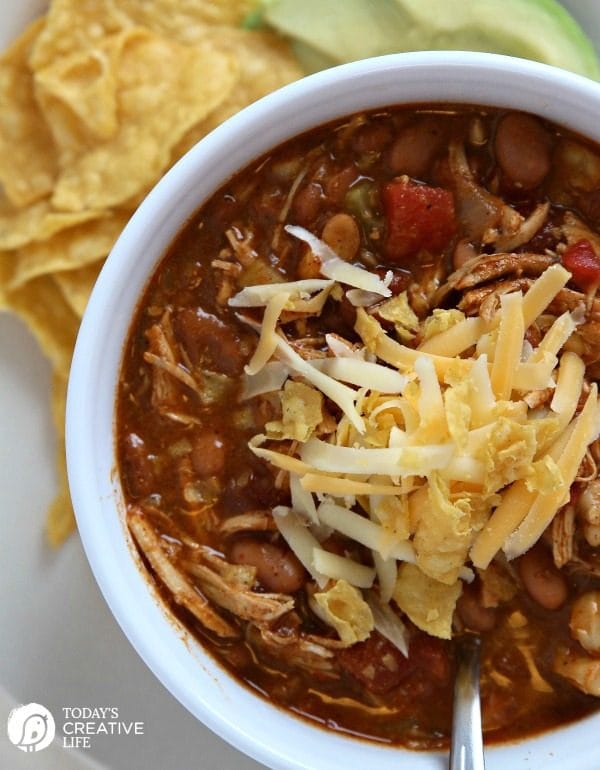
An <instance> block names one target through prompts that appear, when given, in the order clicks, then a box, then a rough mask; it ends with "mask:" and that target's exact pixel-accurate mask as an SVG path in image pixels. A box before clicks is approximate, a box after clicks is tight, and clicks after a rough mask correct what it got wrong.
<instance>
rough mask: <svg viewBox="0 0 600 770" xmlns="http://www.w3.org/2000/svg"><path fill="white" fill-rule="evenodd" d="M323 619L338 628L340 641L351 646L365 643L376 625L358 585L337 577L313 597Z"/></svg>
mask: <svg viewBox="0 0 600 770" xmlns="http://www.w3.org/2000/svg"><path fill="white" fill-rule="evenodd" d="M313 599H314V600H315V603H316V606H317V608H318V610H317V611H318V614H319V616H320V617H321V619H322V620H323V621H324V622H325V623H327V624H329V625H330V626H332V627H333V628H335V630H336V631H337V632H338V635H339V637H340V639H341V641H342V642H343V643H344V644H346V645H348V646H350V645H352V644H355V643H356V642H364V640H365V639H367V638H368V637H369V635H370V634H371V631H372V630H373V628H374V627H375V622H374V620H373V613H372V612H371V608H370V607H369V605H368V604H367V603H366V601H365V600H364V599H363V597H362V594H361V592H360V591H359V590H358V588H355V587H354V586H351V585H350V583H348V582H347V581H346V580H336V582H335V585H334V586H333V587H332V588H330V589H329V590H328V591H323V592H322V593H316V594H314V596H313Z"/></svg>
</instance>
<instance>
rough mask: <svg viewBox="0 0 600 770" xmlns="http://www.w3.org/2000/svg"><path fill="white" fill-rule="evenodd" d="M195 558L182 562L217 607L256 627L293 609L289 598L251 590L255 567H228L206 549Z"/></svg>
mask: <svg viewBox="0 0 600 770" xmlns="http://www.w3.org/2000/svg"><path fill="white" fill-rule="evenodd" d="M195 555H196V556H197V557H198V559H199V561H198V562H195V561H186V562H185V563H184V564H185V567H186V570H187V571H188V572H189V573H190V574H191V575H193V576H194V577H195V578H196V579H197V580H198V582H199V583H200V586H201V588H202V592H203V593H205V594H206V596H208V598H209V599H212V601H213V602H215V604H217V605H218V606H219V607H223V609H226V610H229V612H233V614H234V615H237V616H238V617H239V618H242V619H243V620H251V621H253V622H254V623H257V624H263V623H271V622H273V621H274V620H276V619H277V618H280V617H281V616H282V615H285V613H286V612H289V611H290V610H291V609H293V607H294V599H293V597H291V596H288V595H286V594H274V593H257V592H255V591H253V590H252V585H253V583H254V576H255V575H256V568H254V567H243V566H239V565H233V564H230V563H229V562H227V561H226V560H225V559H223V558H221V557H220V556H218V555H217V554H211V553H210V551H209V550H208V549H207V548H206V547H203V548H201V549H200V550H199V551H197V552H196V554H195ZM202 562H204V563H202ZM248 570H251V571H252V580H249V579H248Z"/></svg>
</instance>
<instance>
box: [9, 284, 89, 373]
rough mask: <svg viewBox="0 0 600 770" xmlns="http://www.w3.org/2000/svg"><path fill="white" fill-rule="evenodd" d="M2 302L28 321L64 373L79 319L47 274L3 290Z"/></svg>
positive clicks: (71, 353)
mask: <svg viewBox="0 0 600 770" xmlns="http://www.w3.org/2000/svg"><path fill="white" fill-rule="evenodd" d="M5 300H6V306H7V307H9V308H10V309H11V310H13V311H14V312H15V313H17V314H18V315H19V316H21V318H22V319H23V320H24V321H25V323H26V324H27V325H28V327H29V329H30V331H31V332H32V333H33V334H34V335H35V337H36V338H37V341H38V343H39V345H40V347H41V349H42V351H43V352H44V354H45V355H46V356H47V357H48V358H49V359H50V361H51V362H52V364H53V366H54V368H55V369H56V370H57V371H58V373H59V374H61V375H62V376H63V377H65V378H66V377H67V375H68V372H69V367H70V365H71V357H72V355H73V348H74V346H75V339H76V337H77V330H78V328H79V319H78V318H77V316H76V315H75V313H73V311H72V310H71V308H70V307H69V306H68V304H67V303H66V302H65V299H64V297H63V295H62V292H61V291H60V289H59V288H58V286H57V285H56V283H55V281H54V279H53V278H52V276H50V275H44V276H41V277H40V278H34V279H33V280H32V281H29V283H26V284H25V286H22V287H21V288H19V289H16V290H15V291H7V292H6V293H5Z"/></svg>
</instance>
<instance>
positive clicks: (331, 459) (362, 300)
mask: <svg viewBox="0 0 600 770" xmlns="http://www.w3.org/2000/svg"><path fill="white" fill-rule="evenodd" d="M285 229H286V231H287V232H288V233H289V234H290V235H292V236H294V237H296V238H299V239H300V240H302V241H303V242H305V243H307V244H308V246H309V247H310V249H311V250H312V251H313V253H314V254H315V255H316V256H317V257H318V258H319V260H320V261H321V272H322V275H323V276H325V279H323V280H320V279H318V280H309V281H296V282H288V283H282V284H274V285H269V286H255V287H247V288H246V289H243V290H242V291H240V292H239V293H238V294H237V295H236V296H235V297H233V299H232V300H231V301H230V305H231V306H232V307H264V308H265V312H264V316H263V320H262V323H261V324H260V325H258V324H256V323H255V322H254V321H253V320H251V319H248V318H245V319H243V320H245V321H246V322H247V323H248V324H249V325H250V326H251V327H252V328H255V329H256V330H257V331H258V332H259V334H260V337H259V341H258V346H257V349H256V351H255V353H254V356H253V357H252V359H251V361H250V364H249V365H248V367H246V372H247V376H246V382H245V388H244V397H245V398H251V397H253V396H254V395H259V394H261V393H269V392H273V391H278V392H279V394H280V396H281V404H282V415H281V419H280V420H274V421H271V422H269V423H267V425H266V432H267V434H268V436H264V435H258V436H255V437H254V438H253V439H252V440H251V441H250V442H249V447H250V449H251V451H252V452H253V453H254V454H255V455H256V456H257V457H260V458H261V459H263V460H265V461H266V462H268V463H270V464H271V465H272V466H273V467H274V468H277V469H279V471H280V472H284V473H287V474H289V486H290V495H291V508H287V507H283V506H279V507H277V508H275V509H274V512H273V513H274V519H275V523H276V525H277V528H278V530H279V531H280V533H281V535H282V537H283V538H284V539H285V540H286V542H287V543H288V545H289V546H290V548H291V549H292V551H293V552H294V553H295V554H296V556H297V557H298V559H299V560H300V562H301V563H302V564H303V565H304V566H305V568H306V569H307V570H308V571H309V573H310V574H311V576H312V577H313V579H314V580H315V581H316V582H317V584H318V585H319V587H320V588H321V589H325V588H327V590H322V593H320V594H315V595H314V596H313V597H312V599H311V606H312V607H313V609H314V610H315V612H317V613H318V614H319V616H320V617H322V618H323V620H325V622H327V623H329V624H330V625H331V626H332V627H333V628H335V629H336V630H337V631H338V634H339V635H340V639H342V641H343V643H348V644H349V643H353V642H351V641H350V640H356V639H357V638H366V635H368V633H370V629H371V628H372V627H373V624H374V627H376V628H378V630H380V632H381V633H383V634H384V635H386V631H384V630H383V629H387V632H388V633H389V634H390V636H389V638H390V639H391V640H392V641H393V642H394V643H396V644H397V646H399V647H400V649H404V648H406V643H407V639H405V634H404V631H403V629H404V627H403V625H402V622H401V621H400V620H399V618H398V615H397V612H396V610H393V609H392V608H391V607H390V604H389V602H390V601H391V600H392V598H393V599H394V600H395V601H396V603H397V604H398V605H399V606H400V608H401V609H402V610H403V611H404V612H405V613H406V614H407V615H408V616H409V617H410V618H411V619H412V620H413V622H415V623H416V624H417V625H418V626H419V627H420V628H422V629H424V630H426V631H427V632H428V633H432V634H434V635H437V636H441V637H443V638H447V637H448V636H449V635H450V634H451V619H452V613H453V610H454V606H455V603H456V600H457V598H458V596H459V595H460V592H461V581H465V582H470V581H472V580H473V579H474V577H475V573H474V571H473V569H471V567H470V566H469V559H470V563H471V564H472V565H473V566H474V567H476V568H478V569H486V568H487V567H488V565H489V564H490V562H491V560H492V559H493V558H494V556H495V555H496V554H497V553H498V551H499V550H501V549H502V548H503V549H504V551H505V553H506V555H507V557H508V558H514V557H515V556H518V555H520V554H521V553H523V552H524V551H526V550H527V549H528V548H529V547H531V545H533V543H535V542H536V540H537V539H538V538H539V537H540V535H541V533H542V532H543V531H544V529H545V528H546V527H547V526H548V524H549V523H550V521H551V520H552V518H553V516H554V515H555V513H556V511H557V510H559V509H560V507H561V506H562V505H564V503H565V502H566V500H567V499H568V493H569V489H570V487H571V484H572V483H573V481H574V479H575V476H576V474H577V472H578V468H579V465H580V463H581V460H582V458H583V456H584V455H585V452H586V451H587V448H588V446H589V444H590V443H591V441H593V440H594V439H595V437H596V436H597V435H598V433H599V432H600V407H599V406H598V402H597V388H596V386H595V385H593V386H592V388H591V390H590V393H589V395H588V397H587V400H586V403H585V406H584V408H583V410H582V411H581V413H580V414H579V415H578V416H575V415H576V412H577V407H578V404H579V401H580V399H581V394H582V392H583V388H584V375H585V364H584V362H583V361H582V359H581V358H580V357H579V356H578V355H577V354H576V353H574V352H572V351H568V352H567V351H565V350H564V348H565V345H566V344H567V343H568V341H569V339H570V337H571V335H572V334H573V332H574V331H575V329H576V325H577V320H576V317H575V314H572V313H564V314H563V315H561V316H560V317H558V318H556V319H554V320H553V322H552V323H551V324H550V326H549V324H548V319H547V317H544V319H543V321H542V322H541V323H540V325H542V326H543V328H545V329H547V331H546V333H545V335H544V337H543V339H542V340H541V342H540V343H539V344H538V345H537V346H533V345H532V344H531V343H530V342H529V341H527V340H525V332H526V330H527V329H528V328H529V327H530V326H531V324H532V323H534V322H535V321H536V320H537V319H538V318H539V317H540V316H541V315H542V314H544V312H545V311H546V312H547V308H548V305H549V304H550V303H551V302H552V301H553V299H554V298H555V297H556V295H557V294H558V292H559V291H560V290H561V289H562V288H563V287H564V286H565V285H566V283H567V282H568V280H569V278H570V275H569V273H568V272H567V271H566V270H565V269H564V268H562V267H561V266H560V265H553V266H551V267H550V268H548V269H547V270H546V271H545V272H544V273H543V274H542V275H541V276H540V277H539V278H538V279H537V280H536V281H534V282H533V284H532V285H531V287H530V289H529V291H528V292H527V293H526V294H525V296H523V295H522V294H521V293H520V292H516V293H512V294H505V295H502V296H501V297H500V307H499V309H498V311H497V312H496V313H495V315H494V316H493V317H492V318H491V319H489V320H488V319H486V320H484V319H483V318H479V317H477V318H465V316H464V315H463V314H462V313H461V312H459V311H457V310H439V309H438V310H435V311H434V312H433V313H432V314H431V315H430V316H429V317H428V318H427V319H425V320H424V321H419V319H418V318H417V316H416V315H415V314H414V312H413V310H412V308H411V307H410V304H409V301H408V296H407V295H406V294H404V295H401V296H399V297H394V298H392V299H390V300H388V301H387V302H385V303H381V298H382V297H389V296H390V294H391V293H390V291H389V281H390V277H391V276H390V275H388V276H386V278H385V279H384V280H383V281H382V280H381V279H380V278H379V277H378V276H377V275H376V274H374V273H371V272H369V271H368V270H366V269H364V268H362V267H358V266H356V265H350V264H348V263H345V262H343V261H342V260H341V259H339V257H338V256H337V255H336V254H335V253H334V252H333V251H332V250H331V249H330V247H329V246H328V245H327V244H325V243H324V242H323V241H321V240H320V239H318V238H317V237H316V236H314V235H312V234H311V233H309V232H308V231H307V230H305V229H304V228H301V227H295V226H287V227H286V228H285ZM339 283H342V284H345V285H346V286H351V287H353V288H352V289H351V290H350V291H347V292H346V295H347V296H350V298H351V299H352V300H353V302H354V304H355V305H356V306H357V311H356V324H355V330H356V332H357V334H358V335H359V337H360V339H361V340H362V345H355V344H353V343H351V342H349V341H348V340H345V339H343V338H342V337H339V336H338V335H336V334H327V335H326V336H325V343H326V346H327V347H326V348H323V347H321V348H320V350H319V351H318V353H317V354H316V355H315V357H312V358H307V359H305V358H303V357H302V356H301V355H299V353H298V352H296V350H295V349H294V348H293V347H292V345H291V344H290V341H289V340H288V338H287V337H286V334H285V333H284V329H285V328H287V327H286V324H287V323H288V322H290V321H293V320H295V318H297V317H298V316H294V315H289V314H290V313H292V314H293V313H298V314H300V313H312V314H318V313H320V312H321V310H322V309H323V307H324V304H325V302H326V301H329V302H331V301H333V302H336V301H340V300H341V299H342V297H343V296H344V290H342V288H341V287H340V286H339V285H338V284H339ZM375 302H377V303H380V304H378V309H379V310H380V311H381V312H378V313H377V314H375V313H373V314H370V313H368V312H367V311H366V310H365V306H367V305H370V304H372V303H375ZM284 311H285V312H286V313H288V315H286V316H283V317H282V313H283V312H284ZM378 318H384V319H385V321H386V328H384V327H383V326H382V324H381V323H380V322H379V321H378ZM392 324H393V325H394V329H393V330H392V331H390V332H389V333H388V331H387V330H386V329H388V328H391V325H392ZM548 326H549V328H548ZM394 337H395V338H394ZM413 338H417V339H421V344H420V347H419V348H417V349H415V348H412V347H410V346H409V345H410V342H411V340H412V339H413ZM403 342H407V343H409V344H402V343H403ZM299 349H300V348H299ZM271 359H273V360H271ZM290 377H293V380H292V379H289V378H290ZM550 389H552V390H553V391H554V392H553V393H552V392H551V391H550ZM550 396H552V398H550ZM325 399H329V400H330V401H332V402H333V403H334V404H336V405H337V407H339V409H340V410H341V413H342V414H341V417H340V416H339V413H338V412H337V411H336V410H335V409H332V407H331V404H329V405H327V402H326V400H325ZM540 405H541V406H540ZM334 415H338V416H337V418H336V417H334ZM284 439H287V440H288V441H291V444H289V443H288V444H284V445H283V446H285V447H286V450H285V451H276V449H274V448H272V446H271V447H269V448H266V447H265V446H264V443H265V441H267V440H270V441H283V440H284ZM361 509H362V512H363V513H359V512H357V511H358V510H361ZM332 532H336V533H339V534H340V535H343V536H344V537H346V538H348V539H349V540H350V541H352V542H354V543H356V544H359V545H360V546H362V547H365V548H367V549H369V551H370V554H371V558H372V565H373V566H371V565H370V564H369V565H365V564H360V563H359V562H358V561H356V560H355V559H353V558H350V557H349V556H348V555H345V556H340V555H338V554H334V553H331V552H329V551H328V550H326V549H325V548H324V547H323V546H322V545H321V541H324V540H325V538H326V537H328V536H329V535H330V534H331V533H332ZM399 565H400V566H399ZM332 583H333V585H332ZM371 587H372V590H367V589H371ZM361 590H364V591H367V593H366V594H365V595H364V596H363V595H362V594H361V593H360V591H361ZM317 597H319V598H318V599H317ZM338 599H339V602H338ZM365 599H366V600H367V601H366V602H365ZM353 608H354V609H355V611H356V613H357V616H356V618H354V617H353V615H352V612H353ZM365 608H366V609H365ZM358 616H360V622H359V623H358V625H357V624H356V623H355V622H354V621H355V620H357V619H358ZM344 640H345V642H344ZM394 640H395V641H394Z"/></svg>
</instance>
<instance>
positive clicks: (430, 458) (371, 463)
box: [300, 438, 454, 476]
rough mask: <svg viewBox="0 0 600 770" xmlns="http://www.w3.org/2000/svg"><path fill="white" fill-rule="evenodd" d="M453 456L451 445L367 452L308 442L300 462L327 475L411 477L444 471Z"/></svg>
mask: <svg viewBox="0 0 600 770" xmlns="http://www.w3.org/2000/svg"><path fill="white" fill-rule="evenodd" d="M453 454H454V447H453V445H452V444H427V445H423V446H405V447H399V448H398V449H389V448H387V449H367V448H363V447H346V446H336V445H335V444H327V443H326V442H324V441H321V440H320V439H318V438H311V439H309V440H308V441H307V442H306V443H305V444H303V445H302V447H301V450H300V457H301V459H302V461H303V462H305V463H307V464H308V465H312V466H313V468H316V469H317V470H321V471H326V472H328V473H352V474H365V475H374V474H375V475H381V474H385V475H388V476H413V475H415V473H416V472H417V471H418V472H419V474H421V475H424V474H426V473H428V472H429V471H432V470H438V469H440V468H445V467H446V466H447V465H448V463H449V462H450V460H451V459H452V455H453Z"/></svg>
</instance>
